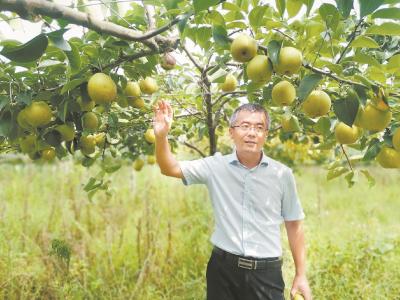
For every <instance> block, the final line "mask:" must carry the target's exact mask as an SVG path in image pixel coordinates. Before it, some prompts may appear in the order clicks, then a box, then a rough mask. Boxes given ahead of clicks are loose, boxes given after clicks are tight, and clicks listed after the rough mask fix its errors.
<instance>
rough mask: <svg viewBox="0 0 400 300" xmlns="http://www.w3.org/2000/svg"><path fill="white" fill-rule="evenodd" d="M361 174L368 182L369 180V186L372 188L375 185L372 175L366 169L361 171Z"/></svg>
mask: <svg viewBox="0 0 400 300" xmlns="http://www.w3.org/2000/svg"><path fill="white" fill-rule="evenodd" d="M360 172H361V173H362V174H363V175H364V176H365V178H367V180H368V185H369V186H370V187H372V186H374V185H375V178H374V177H372V176H371V174H370V173H369V171H368V170H365V169H364V170H361V171H360Z"/></svg>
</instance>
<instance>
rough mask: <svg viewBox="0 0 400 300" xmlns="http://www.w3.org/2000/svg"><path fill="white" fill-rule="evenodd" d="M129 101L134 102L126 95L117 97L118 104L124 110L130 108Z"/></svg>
mask: <svg viewBox="0 0 400 300" xmlns="http://www.w3.org/2000/svg"><path fill="white" fill-rule="evenodd" d="M128 100H132V99H129V98H127V97H126V96H125V95H118V97H117V103H118V105H119V106H121V107H122V108H125V107H128V105H129V102H128Z"/></svg>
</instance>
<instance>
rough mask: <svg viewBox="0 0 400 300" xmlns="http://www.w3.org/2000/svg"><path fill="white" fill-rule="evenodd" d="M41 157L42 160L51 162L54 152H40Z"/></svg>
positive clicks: (48, 150)
mask: <svg viewBox="0 0 400 300" xmlns="http://www.w3.org/2000/svg"><path fill="white" fill-rule="evenodd" d="M41 156H42V158H43V159H44V160H47V161H51V160H53V159H54V158H55V157H56V151H55V150H54V148H47V149H44V150H42V152H41Z"/></svg>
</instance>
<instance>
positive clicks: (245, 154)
mask: <svg viewBox="0 0 400 300" xmlns="http://www.w3.org/2000/svg"><path fill="white" fill-rule="evenodd" d="M172 118H173V112H172V108H171V106H170V104H168V103H167V102H165V101H160V102H158V103H157V105H156V106H155V107H154V133H155V136H156V143H155V148H156V158H157V162H158V165H159V167H160V170H161V173H162V174H164V175H167V176H172V177H177V178H181V179H182V180H183V182H184V184H185V185H188V184H195V183H202V184H206V186H207V188H208V190H209V194H210V198H211V202H212V206H213V209H214V218H215V230H214V233H213V235H212V237H211V242H212V243H213V245H214V248H213V251H212V254H211V258H210V260H209V262H208V265H207V273H206V276H207V299H208V300H233V299H238V300H253V299H269V300H280V299H284V286H285V284H284V281H283V277H282V268H281V267H282V259H281V256H282V249H281V241H280V224H281V223H282V222H283V221H284V222H285V227H286V231H287V235H288V240H289V244H290V249H291V252H292V256H293V259H294V263H295V268H296V274H295V277H294V280H293V284H292V289H291V292H290V294H291V296H292V297H293V296H294V295H295V294H296V293H300V294H302V295H303V296H304V298H305V300H310V299H311V291H310V288H309V285H308V282H307V278H306V269H305V260H306V254H305V246H304V232H303V227H302V219H303V218H304V213H303V210H302V207H301V204H300V201H299V199H298V197H297V191H296V185H295V180H294V176H293V174H292V171H291V170H290V168H288V167H286V166H285V165H283V164H281V163H279V162H277V161H275V160H273V159H271V158H269V157H268V156H266V155H265V154H264V153H263V151H262V148H263V145H264V142H265V139H266V137H267V135H268V129H269V123H270V122H269V116H268V113H267V111H266V110H265V109H264V108H263V107H262V106H260V105H257V104H244V105H242V106H240V107H239V108H238V109H236V111H235V112H234V113H233V115H232V117H231V120H230V128H229V134H230V136H231V138H232V140H233V142H234V144H235V149H234V151H233V153H232V154H229V155H221V154H220V153H217V154H216V155H214V156H212V157H206V158H203V159H198V160H194V161H181V162H178V161H177V160H176V159H175V158H174V156H173V155H172V153H171V151H170V146H169V143H168V139H167V135H168V132H169V130H170V128H171V124H172Z"/></svg>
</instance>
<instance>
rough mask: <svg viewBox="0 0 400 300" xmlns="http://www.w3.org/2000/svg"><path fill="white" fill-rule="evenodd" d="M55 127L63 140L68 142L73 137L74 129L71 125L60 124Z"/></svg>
mask: <svg viewBox="0 0 400 300" xmlns="http://www.w3.org/2000/svg"><path fill="white" fill-rule="evenodd" d="M55 129H56V130H57V131H58V132H59V133H60V134H61V138H62V140H63V141H66V142H70V141H72V140H73V139H74V138H75V130H74V127H72V126H71V125H67V124H61V125H58V126H57V127H56V128H55Z"/></svg>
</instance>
